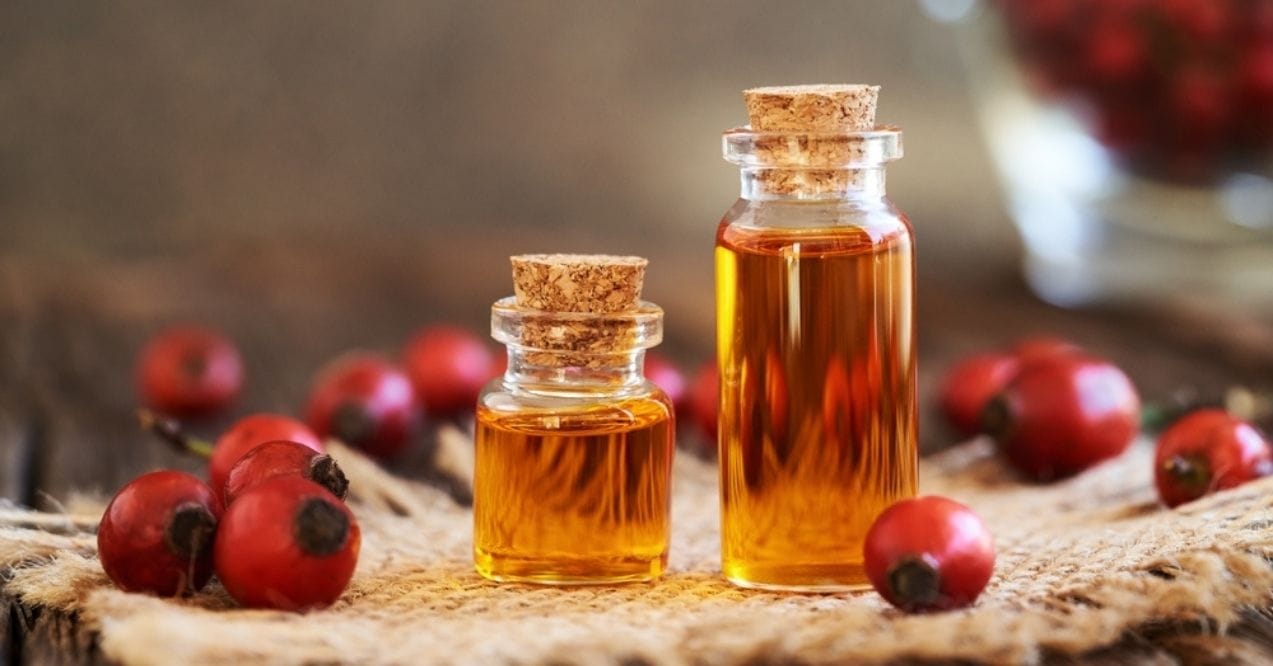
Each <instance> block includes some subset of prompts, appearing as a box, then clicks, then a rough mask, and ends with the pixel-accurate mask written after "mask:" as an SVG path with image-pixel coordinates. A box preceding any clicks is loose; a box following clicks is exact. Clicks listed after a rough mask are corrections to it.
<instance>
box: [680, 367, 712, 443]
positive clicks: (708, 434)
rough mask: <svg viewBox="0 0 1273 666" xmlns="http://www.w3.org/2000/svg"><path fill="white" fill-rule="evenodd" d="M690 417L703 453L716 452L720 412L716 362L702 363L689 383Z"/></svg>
mask: <svg viewBox="0 0 1273 666" xmlns="http://www.w3.org/2000/svg"><path fill="white" fill-rule="evenodd" d="M687 400H688V402H689V408H690V417H691V419H692V420H693V422H694V423H695V424H696V425H697V426H698V431H699V434H700V435H701V436H702V439H703V450H704V451H709V452H710V451H715V450H716V419H717V413H718V412H719V411H720V373H719V372H718V371H717V369H716V362H715V361H709V362H707V363H704V364H703V366H702V367H701V368H699V370H698V372H697V373H696V374H695V375H694V381H693V382H691V383H690V392H689V396H688V398H687Z"/></svg>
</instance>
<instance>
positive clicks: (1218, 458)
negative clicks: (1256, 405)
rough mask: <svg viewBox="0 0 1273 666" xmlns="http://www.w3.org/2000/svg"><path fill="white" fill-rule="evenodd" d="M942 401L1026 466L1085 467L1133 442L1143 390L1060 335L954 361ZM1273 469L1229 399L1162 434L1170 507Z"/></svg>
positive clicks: (1159, 462)
mask: <svg viewBox="0 0 1273 666" xmlns="http://www.w3.org/2000/svg"><path fill="white" fill-rule="evenodd" d="M941 406H942V409H943V411H944V412H945V414H946V417H947V418H948V420H949V421H950V423H951V424H952V425H953V426H955V427H956V428H957V429H958V430H959V431H960V432H961V433H962V434H965V435H971V434H975V433H978V432H985V433H988V434H990V435H991V436H993V437H994V438H995V439H996V441H997V442H998V444H999V448H1000V450H1001V451H1002V452H1003V454H1004V456H1005V457H1006V458H1007V460H1008V461H1009V462H1010V463H1011V464H1012V465H1013V466H1014V467H1016V468H1017V469H1018V470H1020V471H1021V472H1022V473H1023V474H1024V475H1026V476H1027V477H1029V478H1032V479H1034V480H1038V481H1047V480H1051V479H1055V478H1061V477H1066V476H1071V475H1074V474H1077V473H1079V472H1081V471H1083V470H1085V469H1087V468H1089V467H1091V466H1093V465H1095V464H1097V463H1099V462H1102V461H1104V460H1107V459H1110V458H1113V457H1115V456H1117V455H1119V454H1121V453H1122V452H1123V451H1125V450H1126V449H1127V447H1128V446H1129V445H1130V444H1131V442H1132V440H1133V439H1134V438H1135V437H1136V435H1137V434H1138V433H1139V432H1140V422H1141V410H1140V399H1139V397H1138V396H1137V394H1136V390H1135V388H1134V387H1133V386H1132V383H1131V381H1130V380H1129V379H1128V378H1127V375H1126V374H1124V373H1123V372H1122V370H1120V369H1119V368H1118V367H1117V366H1115V365H1113V364H1111V363H1109V362H1107V361H1104V360H1101V359H1098V358H1095V357H1093V356H1091V355H1089V354H1087V353H1085V352H1083V351H1082V350H1081V349H1080V348H1078V347H1077V346H1075V345H1073V344H1071V343H1068V342H1065V341H1063V340H1055V339H1032V340H1026V341H1024V342H1022V343H1019V344H1018V345H1017V346H1016V347H1014V348H1013V349H1011V350H1009V351H1006V352H990V353H985V354H978V355H975V356H972V357H969V358H967V359H965V360H964V361H962V362H960V363H958V364H956V365H955V366H954V367H952V368H951V369H950V371H949V372H948V374H947V375H946V378H945V381H944V383H943V385H942V387H941ZM1270 473H1273V448H1271V447H1270V445H1269V443H1268V441H1267V440H1266V439H1265V438H1264V436H1263V435H1261V434H1260V432H1259V431H1258V430H1257V429H1256V428H1255V427H1254V426H1252V425H1251V424H1249V423H1246V422H1244V421H1242V420H1241V419H1238V418H1236V417H1234V416H1231V415H1230V414H1228V413H1226V412H1225V411H1224V410H1221V409H1202V410H1198V411H1195V412H1193V413H1191V414H1187V415H1185V416H1184V417H1183V418H1181V419H1179V420H1177V421H1176V422H1175V423H1173V424H1171V426H1170V427H1168V428H1167V429H1166V431H1165V432H1163V433H1162V435H1161V436H1160V437H1159V440H1158V448H1157V453H1156V456H1155V467H1154V480H1155V484H1156V486H1157V488H1158V495H1159V498H1160V499H1161V500H1162V502H1163V503H1164V504H1166V505H1167V506H1169V507H1174V506H1177V505H1179V504H1182V503H1184V502H1188V501H1191V500H1194V499H1197V498H1199V497H1202V496H1203V495H1206V494H1208V493H1211V492H1214V491H1217V490H1223V489H1226V488H1232V487H1234V486H1236V485H1239V484H1241V483H1244V482H1246V481H1249V480H1251V479H1254V478H1258V477H1260V476H1265V475H1268V474H1270Z"/></svg>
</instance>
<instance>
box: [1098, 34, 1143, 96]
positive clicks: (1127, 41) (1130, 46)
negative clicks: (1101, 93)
mask: <svg viewBox="0 0 1273 666" xmlns="http://www.w3.org/2000/svg"><path fill="white" fill-rule="evenodd" d="M1089 39H1090V40H1091V41H1090V42H1089V43H1088V47H1087V52H1086V53H1085V54H1084V58H1085V61H1086V65H1087V72H1088V74H1089V75H1090V76H1091V78H1092V79H1094V80H1095V81H1096V82H1098V83H1101V84H1104V85H1107V86H1117V85H1126V84H1128V83H1131V82H1134V81H1135V80H1137V79H1138V78H1139V77H1140V76H1141V74H1142V73H1143V72H1144V70H1145V68H1146V66H1147V65H1148V61H1149V60H1148V54H1147V53H1146V50H1145V44H1144V43H1143V41H1142V39H1141V36H1140V34H1139V33H1138V32H1137V31H1136V30H1135V28H1134V26H1132V25H1131V24H1130V22H1118V21H1106V22H1104V23H1102V24H1101V25H1099V27H1097V28H1096V29H1094V30H1093V31H1092V34H1091V36H1090V37H1089Z"/></svg>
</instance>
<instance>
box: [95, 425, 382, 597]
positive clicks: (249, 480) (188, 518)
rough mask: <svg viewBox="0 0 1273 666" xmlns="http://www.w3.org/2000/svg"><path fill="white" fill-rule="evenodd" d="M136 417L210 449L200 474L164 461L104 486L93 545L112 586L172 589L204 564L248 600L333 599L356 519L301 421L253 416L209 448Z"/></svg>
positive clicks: (351, 550) (341, 586) (204, 574)
mask: <svg viewBox="0 0 1273 666" xmlns="http://www.w3.org/2000/svg"><path fill="white" fill-rule="evenodd" d="M145 418H146V419H147V420H148V425H149V427H151V428H152V429H155V430H156V431H157V432H159V434H161V435H162V436H164V437H166V438H168V439H171V440H174V441H176V442H178V443H179V444H181V445H182V446H183V447H185V448H188V449H190V450H203V451H204V452H205V453H206V454H209V460H208V483H205V482H204V481H203V480H201V479H199V478H197V477H195V476H194V475H191V474H186V473H184V472H174V471H168V470H165V471H158V472H151V473H149V474H143V475H142V476H139V477H137V478H136V479H133V480H132V481H131V482H129V483H128V485H126V486H124V488H123V489H121V490H120V491H119V492H118V493H117V494H116V495H115V497H114V498H113V499H112V500H111V502H110V504H109V505H108V506H107V507H106V512H105V513H104V514H103V515H102V521H101V524H100V525H99V526H98V532H97V547H98V555H99V557H100V558H101V562H102V568H103V569H105V571H106V574H107V575H108V576H109V577H110V579H111V580H112V581H114V582H115V584H116V585H118V586H119V587H120V588H122V589H124V590H128V591H131V592H148V593H151V594H157V595H161V596H180V595H184V594H189V593H191V592H195V591H198V590H199V589H202V588H203V586H204V585H205V584H207V582H208V580H209V578H210V577H211V576H212V573H213V571H215V572H216V575H217V578H219V579H220V580H221V584H222V585H224V586H225V589H226V591H227V592H228V593H229V594H230V596H231V597H234V599H235V600H237V601H238V602H239V603H240V604H243V605H244V606H247V607H250V608H276V609H283V610H308V609H312V608H322V607H325V606H328V605H330V604H331V603H333V602H334V601H336V599H337V598H339V597H340V595H341V593H342V592H344V590H345V586H346V585H348V583H349V579H350V578H351V577H352V576H353V573H354V567H355V565H356V564H357V562H358V550H359V546H360V544H361V537H360V533H359V530H358V522H357V521H356V520H355V519H354V516H353V514H352V513H351V512H350V511H349V508H348V507H346V506H345V504H344V502H343V501H342V500H343V499H344V497H345V491H346V489H347V486H348V482H347V481H346V479H345V476H344V474H343V473H342V472H341V471H340V468H339V467H338V466H337V465H336V463H335V462H334V461H333V460H332V459H331V457H330V456H328V455H326V454H325V453H323V444H322V442H321V441H320V440H319V439H318V437H317V436H316V435H314V433H313V432H312V431H310V429H309V428H307V427H306V426H305V424H303V423H300V422H299V421H296V420H293V419H290V418H288V417H286V416H280V415H275V414H256V415H253V416H249V417H246V418H244V419H241V420H239V421H238V422H237V423H235V424H234V425H233V426H232V427H231V428H230V429H229V430H227V431H226V432H225V433H224V434H222V435H221V437H220V438H219V439H218V440H217V442H216V444H215V445H209V444H206V443H203V442H197V441H192V440H189V439H188V438H186V437H185V435H184V434H182V433H181V432H180V431H178V430H177V429H176V427H175V425H174V424H173V423H172V422H169V421H165V420H162V419H157V418H154V417H151V416H149V415H147V416H146V417H145Z"/></svg>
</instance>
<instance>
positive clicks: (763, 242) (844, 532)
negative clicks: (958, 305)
mask: <svg viewBox="0 0 1273 666" xmlns="http://www.w3.org/2000/svg"><path fill="white" fill-rule="evenodd" d="M912 257H913V255H912V247H911V237H910V233H909V229H908V227H907V226H906V225H905V223H904V222H900V221H898V222H897V223H896V224H895V225H894V226H893V227H891V228H890V227H886V228H885V230H884V231H883V232H880V231H879V230H873V229H867V228H860V227H852V226H844V227H833V228H823V229H816V228H815V229H803V228H801V229H792V228H783V229H767V228H758V227H748V226H746V225H739V224H733V225H731V224H728V223H723V224H722V225H721V229H720V233H719V235H718V238H717V248H716V271H717V272H716V275H717V300H716V302H717V309H718V312H717V317H718V338H717V345H718V353H719V360H720V370H721V412H720V455H721V457H720V464H721V484H722V495H721V498H722V499H721V511H722V516H721V528H722V535H721V538H722V548H721V552H722V568H723V571H724V574H725V577H726V578H728V579H729V580H731V581H732V582H734V583H735V584H738V585H741V586H744V587H757V588H771V589H789V590H836V589H855V588H859V587H862V586H864V585H866V584H868V583H867V579H866V575H865V573H864V569H863V564H862V542H863V539H864V537H865V535H866V532H867V530H868V529H869V528H870V526H871V523H872V522H873V521H874V520H875V518H876V517H877V516H878V515H879V513H880V512H882V511H883V510H884V509H885V508H887V507H888V506H889V505H890V504H892V503H894V502H895V501H897V500H899V499H902V498H906V497H910V496H913V495H914V494H915V491H916V475H917V442H916V436H917V434H916V422H915V352H914V340H913V337H914V329H913V321H912V305H913V304H912V300H913V291H912V290H913V287H912V282H913V279H914V277H913V258H912Z"/></svg>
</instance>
